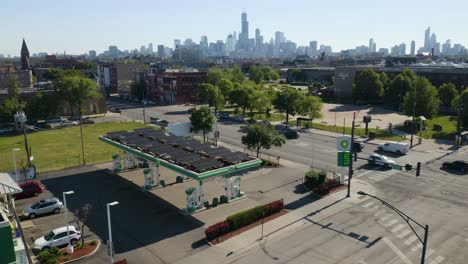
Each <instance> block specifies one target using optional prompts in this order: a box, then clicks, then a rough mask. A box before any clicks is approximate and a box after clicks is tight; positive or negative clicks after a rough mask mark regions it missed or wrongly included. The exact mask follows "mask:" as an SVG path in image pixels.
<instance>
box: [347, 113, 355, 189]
mask: <svg viewBox="0 0 468 264" xmlns="http://www.w3.org/2000/svg"><path fill="white" fill-rule="evenodd" d="M355 121H356V112H354V113H353V122H352V124H351V148H350V151H349V156H350V159H349V171H348V194H347V195H346V197H348V198H349V197H351V178H352V177H353V155H354V148H353V147H354V122H355Z"/></svg>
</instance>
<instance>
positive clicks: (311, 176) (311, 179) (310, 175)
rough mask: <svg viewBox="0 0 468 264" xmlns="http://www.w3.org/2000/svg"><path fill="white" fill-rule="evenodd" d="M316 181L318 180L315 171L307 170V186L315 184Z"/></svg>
mask: <svg viewBox="0 0 468 264" xmlns="http://www.w3.org/2000/svg"><path fill="white" fill-rule="evenodd" d="M317 181H318V173H317V172H316V171H308V172H307V173H306V174H305V184H306V185H307V186H308V187H315V186H317Z"/></svg>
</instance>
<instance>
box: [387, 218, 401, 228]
mask: <svg viewBox="0 0 468 264" xmlns="http://www.w3.org/2000/svg"><path fill="white" fill-rule="evenodd" d="M396 223H398V220H397V219H393V220H392V221H389V222H387V223H386V224H384V226H387V227H388V226H392V225H394V224H396Z"/></svg>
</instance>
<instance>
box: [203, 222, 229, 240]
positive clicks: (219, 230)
mask: <svg viewBox="0 0 468 264" xmlns="http://www.w3.org/2000/svg"><path fill="white" fill-rule="evenodd" d="M230 230H231V228H230V226H229V223H228V222H227V221H223V222H219V223H217V224H214V225H212V226H210V227H208V228H207V229H206V230H205V235H206V239H208V240H213V239H216V238H218V237H220V236H222V235H225V234H227V233H229V231H230Z"/></svg>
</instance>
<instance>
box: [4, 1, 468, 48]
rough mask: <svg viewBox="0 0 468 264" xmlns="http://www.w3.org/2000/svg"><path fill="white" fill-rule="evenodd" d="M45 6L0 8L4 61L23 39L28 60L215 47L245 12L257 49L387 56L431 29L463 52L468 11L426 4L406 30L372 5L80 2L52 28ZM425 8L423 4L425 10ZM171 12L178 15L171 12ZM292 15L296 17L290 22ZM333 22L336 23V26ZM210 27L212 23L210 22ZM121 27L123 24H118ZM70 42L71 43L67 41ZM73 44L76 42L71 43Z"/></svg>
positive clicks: (236, 28)
mask: <svg viewBox="0 0 468 264" xmlns="http://www.w3.org/2000/svg"><path fill="white" fill-rule="evenodd" d="M25 2H26V3H27V2H28V1H25ZM51 2H53V1H44V2H43V3H42V4H39V3H34V2H31V3H29V6H30V8H28V9H25V10H24V12H23V13H25V14H26V15H27V16H30V17H31V22H30V21H28V20H24V19H21V16H19V17H18V16H13V15H12V14H14V13H15V12H16V13H18V8H19V6H20V4H15V3H7V4H6V10H7V11H11V12H7V15H6V16H3V19H5V20H7V21H9V23H10V24H11V27H4V28H3V29H1V31H0V32H1V34H2V36H6V37H5V38H4V41H2V45H1V46H0V53H2V54H4V55H5V56H6V55H8V54H11V55H12V56H17V54H18V53H19V47H18V46H19V45H18V42H20V41H21V40H22V38H23V37H24V38H25V39H26V41H27V42H28V43H29V45H30V49H31V52H32V53H39V52H47V53H49V54H54V53H59V54H63V53H64V52H66V53H67V54H84V53H87V52H88V51H89V50H97V51H98V52H101V51H103V50H107V49H108V47H109V46H113V45H115V46H118V47H119V49H121V50H133V49H135V48H139V47H140V46H141V45H147V44H148V43H153V45H154V46H155V47H156V46H157V45H159V44H162V45H164V46H166V47H173V41H174V39H181V40H182V41H183V40H185V39H187V38H191V39H192V40H193V41H194V42H196V43H199V42H200V39H201V37H202V36H207V38H208V41H209V42H216V41H217V40H222V41H224V42H226V38H227V35H228V34H230V33H233V32H237V33H240V32H241V24H240V13H241V12H242V10H245V11H246V12H247V14H248V19H249V33H250V35H249V37H250V38H252V37H254V36H255V30H256V29H257V28H260V30H261V34H262V36H263V39H264V42H269V41H270V39H271V38H273V39H274V38H275V32H276V31H281V32H284V34H285V36H286V38H287V39H288V40H291V41H293V42H295V43H296V44H297V46H309V41H312V40H316V41H318V43H319V45H320V44H324V43H325V44H326V45H330V46H332V47H333V50H334V51H340V50H347V49H354V48H355V47H359V46H361V45H367V44H368V42H369V39H371V38H372V39H374V40H375V43H377V50H378V49H379V48H382V47H383V48H388V49H391V48H392V47H393V46H394V45H398V44H400V43H406V45H407V47H409V46H410V43H411V41H412V40H415V41H416V47H417V49H418V48H419V47H423V46H424V43H423V42H424V32H423V31H424V30H425V29H426V28H427V27H428V26H431V27H432V30H433V31H434V32H437V33H438V35H437V36H438V39H439V41H440V42H441V44H442V43H444V42H445V41H446V40H447V39H451V41H452V43H461V44H462V45H465V46H466V44H467V43H468V39H464V38H467V37H466V36H464V35H463V34H462V32H463V31H462V30H461V28H462V25H461V24H460V23H461V21H462V17H460V16H457V15H456V13H457V12H459V10H460V9H463V8H461V6H463V5H467V8H468V4H465V3H463V2H461V3H458V1H447V2H446V3H445V5H444V6H450V5H451V4H452V5H453V3H452V2H454V3H455V2H456V4H457V8H456V9H453V8H451V9H452V11H451V12H452V15H450V16H448V15H447V16H446V17H441V15H440V14H441V13H442V12H441V11H443V7H442V8H441V7H439V9H440V11H439V12H437V13H436V14H430V13H431V10H432V11H434V9H435V8H434V7H433V6H431V5H428V6H427V7H424V8H419V10H420V11H419V12H418V13H417V15H414V14H413V15H412V17H413V20H407V22H411V23H407V24H405V23H403V22H402V20H404V19H405V18H408V17H410V16H409V15H408V14H407V13H406V12H405V13H403V14H400V15H393V17H394V19H393V21H391V22H389V21H388V16H389V15H386V14H380V13H379V12H382V11H383V10H384V9H379V8H378V5H376V4H369V3H370V2H369V1H357V2H356V3H354V4H349V3H346V4H341V6H342V8H343V9H346V10H348V11H349V12H345V11H343V10H341V11H340V10H337V9H336V8H334V7H333V3H332V2H336V1H330V2H328V3H326V4H323V3H322V4H317V5H316V6H314V9H313V10H317V12H311V15H306V14H307V12H304V10H303V9H307V7H308V6H309V4H308V3H303V5H301V6H303V7H304V8H297V7H291V6H298V5H297V4H298V2H300V1H294V0H293V1H291V3H290V4H291V5H290V6H289V5H288V6H284V7H282V8H279V7H278V6H275V5H279V2H275V1H269V2H268V3H271V4H270V5H266V1H258V2H259V3H260V4H263V5H260V4H259V3H247V2H246V1H240V2H238V3H237V4H227V3H222V4H221V3H216V2H214V1H203V2H202V3H199V5H193V4H191V3H189V2H184V1H181V3H180V6H184V7H187V9H190V8H191V10H193V12H189V14H187V12H188V11H187V10H185V9H186V8H183V9H184V10H182V9H176V8H175V7H174V6H171V5H166V4H164V3H163V2H161V1H154V2H145V1H137V2H135V3H134V4H133V5H131V6H129V7H128V8H127V9H126V10H121V8H118V6H119V5H118V4H117V5H116V6H108V7H106V10H105V11H107V12H109V13H110V14H107V13H106V12H102V11H103V9H102V8H103V6H105V5H104V4H102V3H96V4H93V5H89V6H86V3H88V4H89V3H90V2H88V1H83V3H82V2H80V3H75V4H73V5H72V6H71V7H70V6H69V5H65V4H63V6H62V5H61V4H56V5H55V9H54V11H56V13H55V16H56V17H57V18H60V17H63V16H64V15H63V14H62V15H57V14H59V13H60V12H64V10H63V7H64V6H67V7H68V9H74V10H78V13H80V12H85V11H86V12H89V14H90V18H89V19H86V20H84V21H79V20H78V19H77V17H75V16H70V17H69V18H67V19H66V20H65V21H63V22H61V23H60V24H57V22H56V21H53V22H51V21H50V20H53V19H51V18H50V17H47V16H43V15H40V14H43V13H44V12H45V13H47V12H50V11H51V10H50V5H51ZM244 2H245V3H244ZM430 2H431V1H428V3H430ZM121 3H124V2H121ZM403 3H404V2H403V1H397V2H396V3H394V4H395V5H396V4H403ZM434 3H435V2H434ZM23 5H26V4H23ZM460 5H461V6H460ZM143 6H153V7H157V8H158V10H161V11H160V12H155V14H154V17H156V14H157V15H158V16H157V17H160V20H154V24H152V23H148V22H149V20H148V19H149V18H150V17H151V16H150V15H148V13H147V12H145V10H141V12H140V13H139V15H136V14H134V12H135V11H136V10H139V8H140V7H143ZM231 6H236V8H235V9H234V8H231ZM405 6H407V8H408V12H409V11H411V10H415V8H417V7H418V5H413V4H411V3H408V4H405ZM34 7H37V8H34ZM189 7H190V8H189ZM262 8H263V9H262ZM386 8H387V11H386V12H389V11H392V12H395V9H394V7H386ZM149 9H150V8H149ZM279 9H281V10H279ZM340 9H341V8H340ZM356 10H360V12H364V13H366V12H367V13H366V14H365V15H362V16H363V17H364V18H360V17H359V16H358V15H357V14H356ZM112 11H118V12H117V14H118V13H123V14H128V16H127V19H124V21H120V20H119V19H118V18H117V17H116V16H117V15H116V14H113V13H115V12H112ZM174 11H177V12H175V13H174ZM292 11H294V12H295V13H296V15H291V12H292ZM423 11H425V12H423ZM38 12H39V13H40V14H39V13H38ZM168 12H172V14H177V13H180V16H173V17H174V18H177V19H171V20H168V19H166V20H164V18H168V14H167V13H168ZM97 13H100V14H101V15H100V16H99V17H98V16H92V15H93V14H94V15H96V14H97ZM343 13H344V14H343ZM326 14H328V15H326ZM339 15H341V16H343V17H342V18H339V19H338V16H339ZM34 17H37V18H39V17H42V19H39V20H36V21H34V22H33V20H34ZM52 17H54V16H52ZM208 17H209V18H208ZM438 17H440V19H438ZM458 17H460V18H458ZM112 18H113V19H112ZM275 18H276V19H275ZM397 18H398V19H397ZM457 19H460V22H457ZM0 20H2V18H0ZM20 20H21V21H20ZM447 20H448V21H447ZM129 21H130V22H129ZM213 21H215V22H216V23H213ZM349 21H352V23H349ZM79 22H80V23H81V24H82V26H81V27H80V26H79V25H78V24H79ZM124 22H126V24H125V23H124ZM188 22H190V23H188ZM210 22H211V23H210ZM317 22H319V23H317ZM448 22H450V23H448ZM122 23H124V24H125V25H122ZM36 24H37V25H36ZM70 35H73V36H72V37H70ZM77 38H82V39H80V40H78V39H77ZM83 39H85V41H83Z"/></svg>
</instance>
